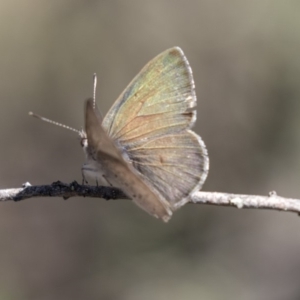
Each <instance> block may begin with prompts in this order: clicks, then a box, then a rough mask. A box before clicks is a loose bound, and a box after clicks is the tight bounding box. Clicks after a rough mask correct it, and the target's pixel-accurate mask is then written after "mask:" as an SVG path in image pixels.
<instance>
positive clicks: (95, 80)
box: [93, 73, 97, 109]
mask: <svg viewBox="0 0 300 300" xmlns="http://www.w3.org/2000/svg"><path fill="white" fill-rule="evenodd" d="M93 83H94V89H93V108H94V109H95V107H96V88H97V74H96V73H94V75H93Z"/></svg>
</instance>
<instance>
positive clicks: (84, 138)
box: [80, 137, 88, 148]
mask: <svg viewBox="0 0 300 300" xmlns="http://www.w3.org/2000/svg"><path fill="white" fill-rule="evenodd" d="M80 145H81V147H82V148H86V147H87V146H88V140H87V138H86V137H83V138H81V139H80Z"/></svg>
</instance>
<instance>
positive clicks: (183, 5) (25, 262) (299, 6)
mask: <svg viewBox="0 0 300 300" xmlns="http://www.w3.org/2000/svg"><path fill="white" fill-rule="evenodd" d="M299 12H300V2H299V1H295V0H294V1H292V0H287V1H280V0H253V1H237V0H228V1H222V0H213V1H211V0H188V1H185V0H179V1H168V0H159V1H158V0H153V1H138V0H130V1H121V0H119V1H116V0H115V1H96V0H89V1H79V0H72V1H71V0H53V1H37V0H30V1H20V0H17V1H8V0H2V1H1V2H0V24H1V26H0V41H1V42H0V122H1V125H0V137H1V145H2V146H1V150H0V151H1V152H0V153H1V156H0V164H1V173H0V187H1V188H12V187H20V186H21V184H22V183H24V182H26V181H29V182H30V183H31V184H33V185H38V184H47V183H49V184H50V183H52V182H53V181H56V180H61V181H64V182H71V181H73V180H78V181H81V165H82V163H83V153H82V149H81V147H80V144H79V140H78V137H77V136H76V134H74V133H72V132H69V131H67V130H63V129H61V128H58V127H55V126H51V125H49V124H46V123H43V122H40V121H37V120H35V119H33V118H30V117H28V111H34V112H36V113H39V114H41V115H44V116H46V117H49V118H51V119H53V120H56V121H59V122H62V123H64V124H67V125H70V126H73V127H75V128H78V129H81V128H82V125H83V101H84V100H85V99H86V98H87V97H90V96H91V95H92V74H93V73H94V72H97V74H98V91H97V99H98V105H99V107H100V108H101V110H102V112H103V114H105V113H106V112H107V110H108V109H109V107H110V106H111V105H112V103H113V101H114V100H115V99H116V98H117V97H118V95H119V94H120V93H121V92H122V90H123V89H124V88H125V87H126V85H127V84H128V83H129V82H130V81H131V79H132V78H133V77H134V76H135V75H136V74H137V73H138V72H139V71H140V69H141V68H142V67H143V66H144V65H145V64H146V63H147V62H148V61H149V60H150V59H151V58H153V57H154V56H156V55H157V54H159V53H160V52H162V51H163V50H165V49H167V48H170V47H172V46H175V45H176V46H180V47H181V48H182V49H183V50H184V52H185V54H186V56H187V58H188V60H189V62H190V64H191V66H192V69H193V73H194V78H195V83H196V92H197V96H198V120H197V124H196V127H195V131H196V132H197V133H198V134H200V135H201V136H202V138H203V139H204V141H205V143H206V145H207V148H208V151H209V156H210V163H211V164H210V172H209V176H208V178H207V181H206V183H205V185H204V187H203V190H205V191H218V192H231V193H247V194H260V195H267V194H268V192H269V191H271V190H275V191H276V192H277V193H278V194H279V195H282V196H285V197H295V198H300V188H299V181H300V84H299V83H300V55H299V53H300V18H299ZM299 254H300V219H299V217H298V216H297V215H296V214H291V213H282V212H281V213H280V212H276V211H262V210H261V211H258V210H237V209H234V208H224V207H210V206H200V205H199V206H196V205H187V206H185V207H184V208H182V209H181V210H180V211H178V212H177V213H176V214H175V215H174V217H173V218H172V220H171V221H170V222H169V223H168V224H167V225H166V224H163V223H162V222H160V221H158V220H156V219H154V218H151V217H149V216H148V215H147V214H146V213H144V212H143V211H142V210H140V209H138V208H137V207H136V206H135V205H133V204H132V203H130V202H128V201H109V202H106V201H104V200H101V199H84V198H72V199H69V200H68V201H63V200H62V199H59V198H43V199H29V200H26V201H22V202H19V203H13V202H7V203H1V209H0V266H1V268H0V299H5V300H11V299H25V300H26V299H30V300H35V299H39V300H52V299H56V300H60V299H74V300H75V299H91V300H93V299H125V300H137V299H143V300H148V299H149V300H150V299H151V300H152V299H156V300H163V299H173V300H179V299H203V300H204V299H210V300H211V299H230V300H231V299H239V300H248V299H249V300H250V299H265V300H277V299H278V300H279V299H299V298H300V285H299V278H300V257H299Z"/></svg>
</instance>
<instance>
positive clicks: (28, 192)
mask: <svg viewBox="0 0 300 300" xmlns="http://www.w3.org/2000/svg"><path fill="white" fill-rule="evenodd" d="M75 196H76V197H91V198H103V199H106V200H116V199H128V197H127V196H126V195H125V194H124V193H123V192H122V191H121V190H119V189H116V188H111V187H102V186H99V187H97V186H88V185H80V184H78V183H77V182H76V181H74V182H72V183H70V184H66V183H63V182H60V181H57V182H54V183H52V184H51V185H40V186H32V185H30V183H26V184H24V185H23V187H22V188H16V189H3V190H0V201H21V200H25V199H29V198H34V197H62V198H64V199H68V198H71V197H75ZM190 203H195V204H208V205H219V206H232V207H236V208H239V209H241V208H258V209H272V210H278V211H289V212H295V213H298V214H300V199H291V198H284V197H280V196H278V195H277V194H276V192H270V193H269V195H268V196H255V195H238V194H227V193H217V192H196V193H195V194H193V195H192V196H191V201H190Z"/></svg>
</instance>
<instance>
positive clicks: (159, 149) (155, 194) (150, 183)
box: [65, 47, 209, 221]
mask: <svg viewBox="0 0 300 300" xmlns="http://www.w3.org/2000/svg"><path fill="white" fill-rule="evenodd" d="M196 105H197V99H196V94H195V86H194V81H193V75H192V70H191V68H190V66H189V63H188V61H187V59H186V57H185V55H184V53H183V51H182V50H181V49H180V48H178V47H174V48H171V49H168V50H166V51H164V52H163V53H161V54H159V55H158V56H157V57H155V58H154V59H152V60H151V61H150V62H149V63H148V64H147V65H146V66H145V67H144V68H143V69H142V70H141V71H140V73H138V75H137V76H136V77H135V78H134V79H133V80H132V81H131V83H130V84H129V85H128V86H127V88H126V89H125V90H124V92H123V93H122V94H121V95H120V97H119V98H118V99H117V100H116V102H115V103H114V104H113V106H112V107H111V109H110V110H109V112H108V113H107V115H106V116H105V118H104V119H103V120H102V117H101V115H100V113H99V111H98V108H97V106H96V104H95V101H94V99H89V100H87V101H86V103H85V132H83V131H81V132H80V136H81V144H82V146H83V149H84V152H85V154H86V162H85V163H84V165H83V167H82V172H83V176H84V179H85V180H86V179H87V178H92V179H94V180H96V181H97V182H98V183H99V184H102V185H110V186H114V187H117V188H120V189H122V190H123V192H124V193H125V194H126V195H127V196H128V197H130V198H131V199H132V200H133V201H134V202H135V203H136V204H137V205H138V206H139V207H141V208H142V209H144V210H145V211H146V212H148V213H149V214H151V215H153V216H155V217H157V218H161V219H162V220H164V221H168V220H169V219H170V217H171V216H172V212H173V211H175V210H176V209H178V208H180V207H181V206H183V205H184V204H186V203H187V202H188V201H189V199H190V196H191V195H192V194H193V193H194V192H196V191H198V190H199V189H200V188H201V187H202V185H203V183H204V181H205V179H206V177H207V174H208V169H209V160H208V154H207V150H206V147H205V144H204V142H203V141H202V139H201V138H200V136H198V135H197V134H196V133H194V132H193V131H191V130H190V128H191V127H192V126H193V125H194V123H195V121H196ZM65 127H66V126H65Z"/></svg>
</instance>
